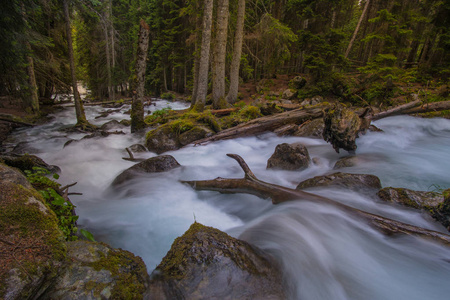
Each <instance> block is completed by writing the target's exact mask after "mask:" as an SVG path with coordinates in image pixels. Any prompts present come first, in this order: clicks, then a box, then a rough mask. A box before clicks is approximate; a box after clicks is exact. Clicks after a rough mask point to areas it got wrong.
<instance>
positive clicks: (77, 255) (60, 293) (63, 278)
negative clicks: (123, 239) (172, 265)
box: [42, 241, 150, 299]
mask: <svg viewBox="0 0 450 300" xmlns="http://www.w3.org/2000/svg"><path fill="white" fill-rule="evenodd" d="M149 281H150V277H149V276H148V273H147V268H146V267H145V264H144V262H143V261H142V259H141V258H140V257H138V256H135V255H133V254H132V253H131V252H128V251H125V250H122V249H114V248H111V247H110V246H108V245H106V244H101V243H93V242H88V241H75V242H70V243H69V247H68V251H67V263H66V264H65V265H64V266H63V267H62V268H61V270H60V272H59V276H58V277H57V278H56V280H55V281H54V283H53V284H52V286H51V287H50V288H49V289H47V290H46V291H45V294H44V295H43V297H42V298H43V299H142V298H143V296H144V294H145V293H146V290H147V289H148V284H149Z"/></svg>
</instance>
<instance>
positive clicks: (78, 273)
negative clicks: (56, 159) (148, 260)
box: [0, 164, 149, 300]
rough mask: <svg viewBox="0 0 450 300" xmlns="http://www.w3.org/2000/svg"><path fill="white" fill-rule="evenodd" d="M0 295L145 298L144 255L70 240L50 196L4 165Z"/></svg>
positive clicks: (0, 170)
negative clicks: (47, 199)
mask: <svg viewBox="0 0 450 300" xmlns="http://www.w3.org/2000/svg"><path fill="white" fill-rule="evenodd" d="M0 191H1V192H0V228H1V230H0V253H1V255H0V299H8V300H21V299H86V300H90V299H92V300H94V299H142V298H143V297H145V293H146V291H147V288H148V282H149V276H148V273H147V270H146V267H145V265H144V263H143V261H142V259H140V258H139V257H137V256H135V255H133V254H132V253H130V252H128V251H124V250H121V249H113V248H111V247H109V246H107V245H105V244H102V243H96V242H86V241H75V242H66V241H65V238H64V235H63V233H62V231H61V230H60V228H59V225H60V224H59V222H58V218H57V216H56V215H55V213H54V212H53V210H52V209H51V208H50V206H48V205H47V202H46V200H45V199H44V198H43V197H42V195H41V194H40V193H39V192H38V191H36V190H35V189H34V188H33V187H32V186H31V184H30V183H29V182H28V181H27V179H26V178H25V177H24V176H23V175H22V174H21V173H20V172H19V171H18V170H16V169H13V168H10V167H8V166H5V165H3V164H0Z"/></svg>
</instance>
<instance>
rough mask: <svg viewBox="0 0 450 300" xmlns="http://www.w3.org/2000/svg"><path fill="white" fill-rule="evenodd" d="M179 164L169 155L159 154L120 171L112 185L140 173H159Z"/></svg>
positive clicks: (121, 182) (119, 183)
mask: <svg viewBox="0 0 450 300" xmlns="http://www.w3.org/2000/svg"><path fill="white" fill-rule="evenodd" d="M179 166H180V164H179V163H178V162H177V160H176V159H175V158H174V157H173V156H171V155H160V156H156V157H152V158H149V159H146V160H144V161H141V162H140V163H138V164H135V165H134V166H132V167H130V168H128V169H126V170H125V171H123V172H122V173H120V174H119V175H118V176H117V177H116V178H115V179H114V181H113V182H112V184H111V185H112V186H118V185H121V184H123V183H124V182H127V181H129V180H131V179H133V178H136V177H138V176H139V174H142V173H159V172H166V171H169V170H172V169H174V168H177V167H179Z"/></svg>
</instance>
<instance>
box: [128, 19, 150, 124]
mask: <svg viewBox="0 0 450 300" xmlns="http://www.w3.org/2000/svg"><path fill="white" fill-rule="evenodd" d="M149 40H150V27H149V26H148V25H147V23H145V21H144V20H141V22H140V25H139V37H138V44H137V51H136V65H135V72H136V78H135V82H134V90H133V102H132V104H131V132H136V131H138V130H140V129H143V128H145V122H144V104H143V99H144V89H145V69H146V68H147V53H148V44H149Z"/></svg>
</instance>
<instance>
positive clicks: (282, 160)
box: [267, 143, 311, 170]
mask: <svg viewBox="0 0 450 300" xmlns="http://www.w3.org/2000/svg"><path fill="white" fill-rule="evenodd" d="M310 163H311V159H310V157H309V153H308V149H306V147H305V146H304V145H302V144H300V143H294V144H287V143H283V144H279V145H277V147H276V148H275V152H274V153H273V154H272V156H271V157H270V158H269V160H268V161H267V169H272V168H277V169H283V170H301V169H305V168H307V167H309V165H310Z"/></svg>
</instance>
